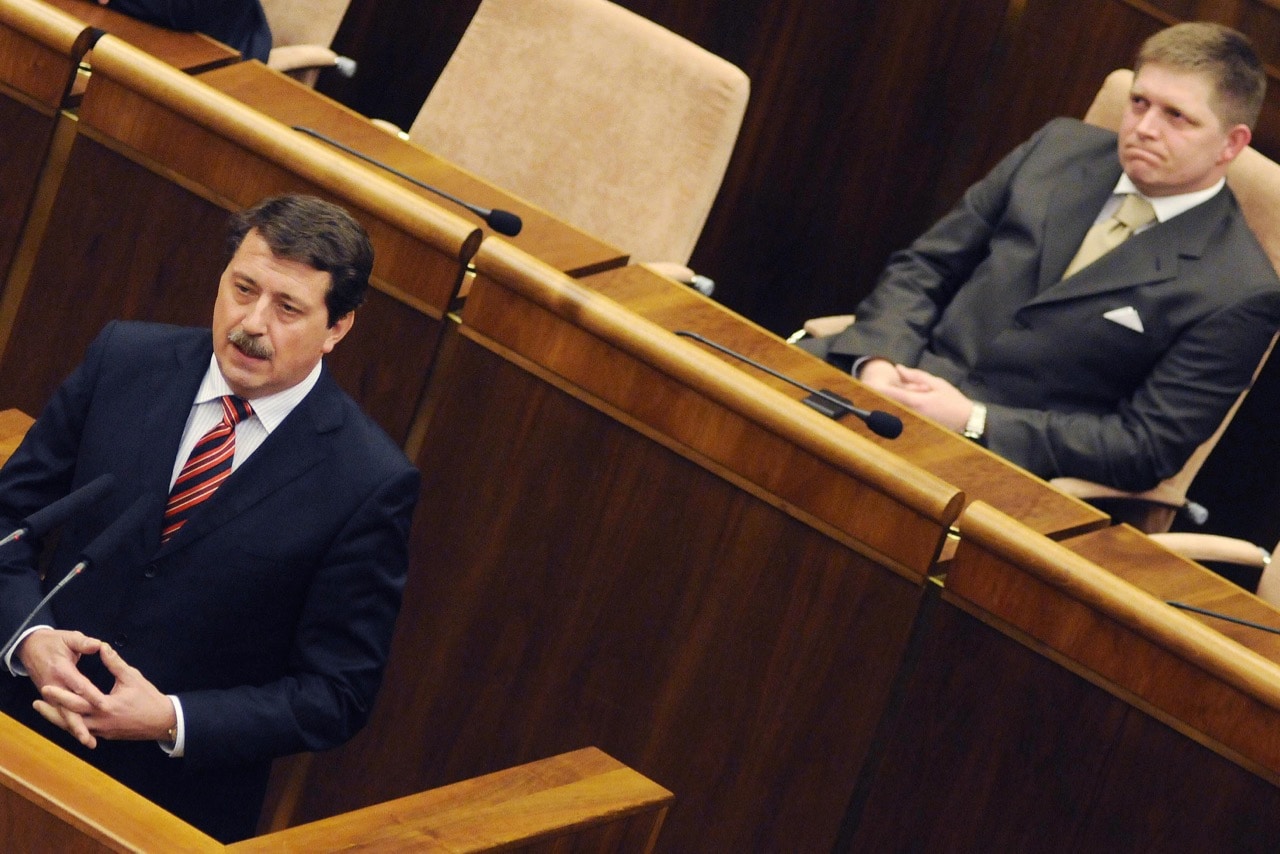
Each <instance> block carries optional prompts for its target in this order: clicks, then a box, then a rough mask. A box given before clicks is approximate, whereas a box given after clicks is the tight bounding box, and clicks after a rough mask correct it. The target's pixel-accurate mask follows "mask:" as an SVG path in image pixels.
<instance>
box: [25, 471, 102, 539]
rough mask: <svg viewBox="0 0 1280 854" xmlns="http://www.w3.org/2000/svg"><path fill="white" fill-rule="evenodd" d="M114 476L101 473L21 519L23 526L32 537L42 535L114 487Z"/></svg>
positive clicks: (98, 499)
mask: <svg viewBox="0 0 1280 854" xmlns="http://www.w3.org/2000/svg"><path fill="white" fill-rule="evenodd" d="M115 486H116V478H115V475H112V474H102V475H98V477H96V478H94V479H93V480H91V481H89V482H88V483H86V484H85V485H84V486H82V487H80V488H79V489H76V490H73V491H72V492H69V493H67V494H66V495H64V496H63V497H62V498H59V499H58V500H57V501H55V502H53V503H52V504H50V505H49V506H48V507H45V508H44V509H43V510H37V511H36V512H34V513H32V514H31V515H30V516H28V517H27V518H26V519H24V520H23V522H24V524H23V527H24V528H26V529H27V530H28V532H29V533H30V535H31V536H33V537H43V536H44V535H45V534H47V533H49V532H50V531H51V530H53V529H54V528H56V527H58V526H59V525H61V524H62V523H63V522H65V521H67V520H68V519H70V518H71V517H72V516H74V515H76V514H77V513H79V512H80V511H81V510H83V509H85V508H86V507H88V506H89V505H90V504H93V503H94V502H95V501H100V500H102V498H103V497H105V496H106V494H107V493H108V492H110V491H111V490H113V489H115Z"/></svg>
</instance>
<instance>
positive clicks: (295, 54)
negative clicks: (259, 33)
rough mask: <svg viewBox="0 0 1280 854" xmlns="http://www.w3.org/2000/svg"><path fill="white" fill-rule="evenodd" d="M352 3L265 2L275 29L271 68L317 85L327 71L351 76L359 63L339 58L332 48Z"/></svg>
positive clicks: (333, 0)
mask: <svg viewBox="0 0 1280 854" xmlns="http://www.w3.org/2000/svg"><path fill="white" fill-rule="evenodd" d="M350 3H351V0H262V8H263V11H265V12H266V13H267V23H268V24H269V25H270V26H271V44H272V48H271V56H270V57H269V58H268V59H267V65H269V66H270V67H272V68H274V69H276V70H277V71H283V72H285V73H286V74H289V75H290V76H292V77H296V78H297V79H299V80H301V81H302V82H303V83H306V84H307V85H308V86H314V85H315V83H316V78H317V77H318V76H319V75H320V70H321V69H323V68H337V69H338V71H339V72H340V73H342V74H343V75H344V76H346V77H350V76H351V75H352V74H354V73H355V70H356V64H355V60H352V59H349V58H347V57H345V56H338V54H336V53H334V52H333V51H332V50H331V49H330V48H329V45H330V44H332V43H333V37H334V36H335V35H337V32H338V27H339V25H341V24H342V16H343V15H345V14H346V13H347V6H348V5H349V4H350Z"/></svg>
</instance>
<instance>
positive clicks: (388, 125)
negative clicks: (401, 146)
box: [369, 119, 409, 139]
mask: <svg viewBox="0 0 1280 854" xmlns="http://www.w3.org/2000/svg"><path fill="white" fill-rule="evenodd" d="M369 121H371V122H373V126H374V127H376V128H378V129H379V130H385V131H386V132H387V133H389V134H392V135H393V136H398V137H400V138H401V139H408V138H409V134H408V132H406V131H404V130H402V129H401V127H400V126H399V125H398V124H396V123H395V122H389V121H387V120H386V119H369Z"/></svg>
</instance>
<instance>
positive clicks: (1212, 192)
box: [1112, 172, 1227, 222]
mask: <svg viewBox="0 0 1280 854" xmlns="http://www.w3.org/2000/svg"><path fill="white" fill-rule="evenodd" d="M1226 185H1227V179H1226V178H1219V179H1218V181H1217V183H1216V184H1214V185H1213V186H1212V187H1209V188H1207V189H1204V190H1196V191H1195V192H1194V193H1181V194H1179V195H1177V196H1159V197H1156V198H1152V197H1151V196H1147V195H1143V194H1142V193H1139V192H1138V188H1137V187H1136V186H1135V185H1134V183H1133V179H1131V178H1130V177H1129V176H1128V175H1126V174H1125V173H1124V172H1121V173H1120V180H1119V181H1117V182H1116V188H1115V190H1113V191H1112V194H1113V195H1121V196H1127V195H1128V194H1129V193H1138V195H1139V196H1142V198H1144V199H1146V200H1147V201H1149V202H1151V207H1153V208H1154V209H1155V212H1156V222H1168V221H1169V220H1171V219H1173V218H1174V217H1175V216H1177V215H1178V214H1180V213H1186V212H1187V211H1189V210H1191V209H1192V208H1194V207H1195V206H1196V205H1199V204H1203V203H1205V202H1207V201H1209V200H1210V199H1212V198H1213V197H1214V196H1216V195H1218V193H1219V192H1221V191H1222V188H1223V187H1225V186H1226Z"/></svg>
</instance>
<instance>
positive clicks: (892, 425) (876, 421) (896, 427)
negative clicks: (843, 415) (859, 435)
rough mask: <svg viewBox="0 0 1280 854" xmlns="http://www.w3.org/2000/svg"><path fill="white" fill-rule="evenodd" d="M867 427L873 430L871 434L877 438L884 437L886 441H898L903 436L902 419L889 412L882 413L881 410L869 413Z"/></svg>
mask: <svg viewBox="0 0 1280 854" xmlns="http://www.w3.org/2000/svg"><path fill="white" fill-rule="evenodd" d="M865 421H866V422H867V426H868V427H869V428H871V432H872V433H875V434H876V435H877V436H883V437H884V438H886V439H896V438H898V436H900V435H902V419H901V418H899V417H898V416H896V415H890V414H889V413H887V412H881V411H880V410H879V409H873V410H871V411H870V412H868V413H867V417H866V419H865Z"/></svg>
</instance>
